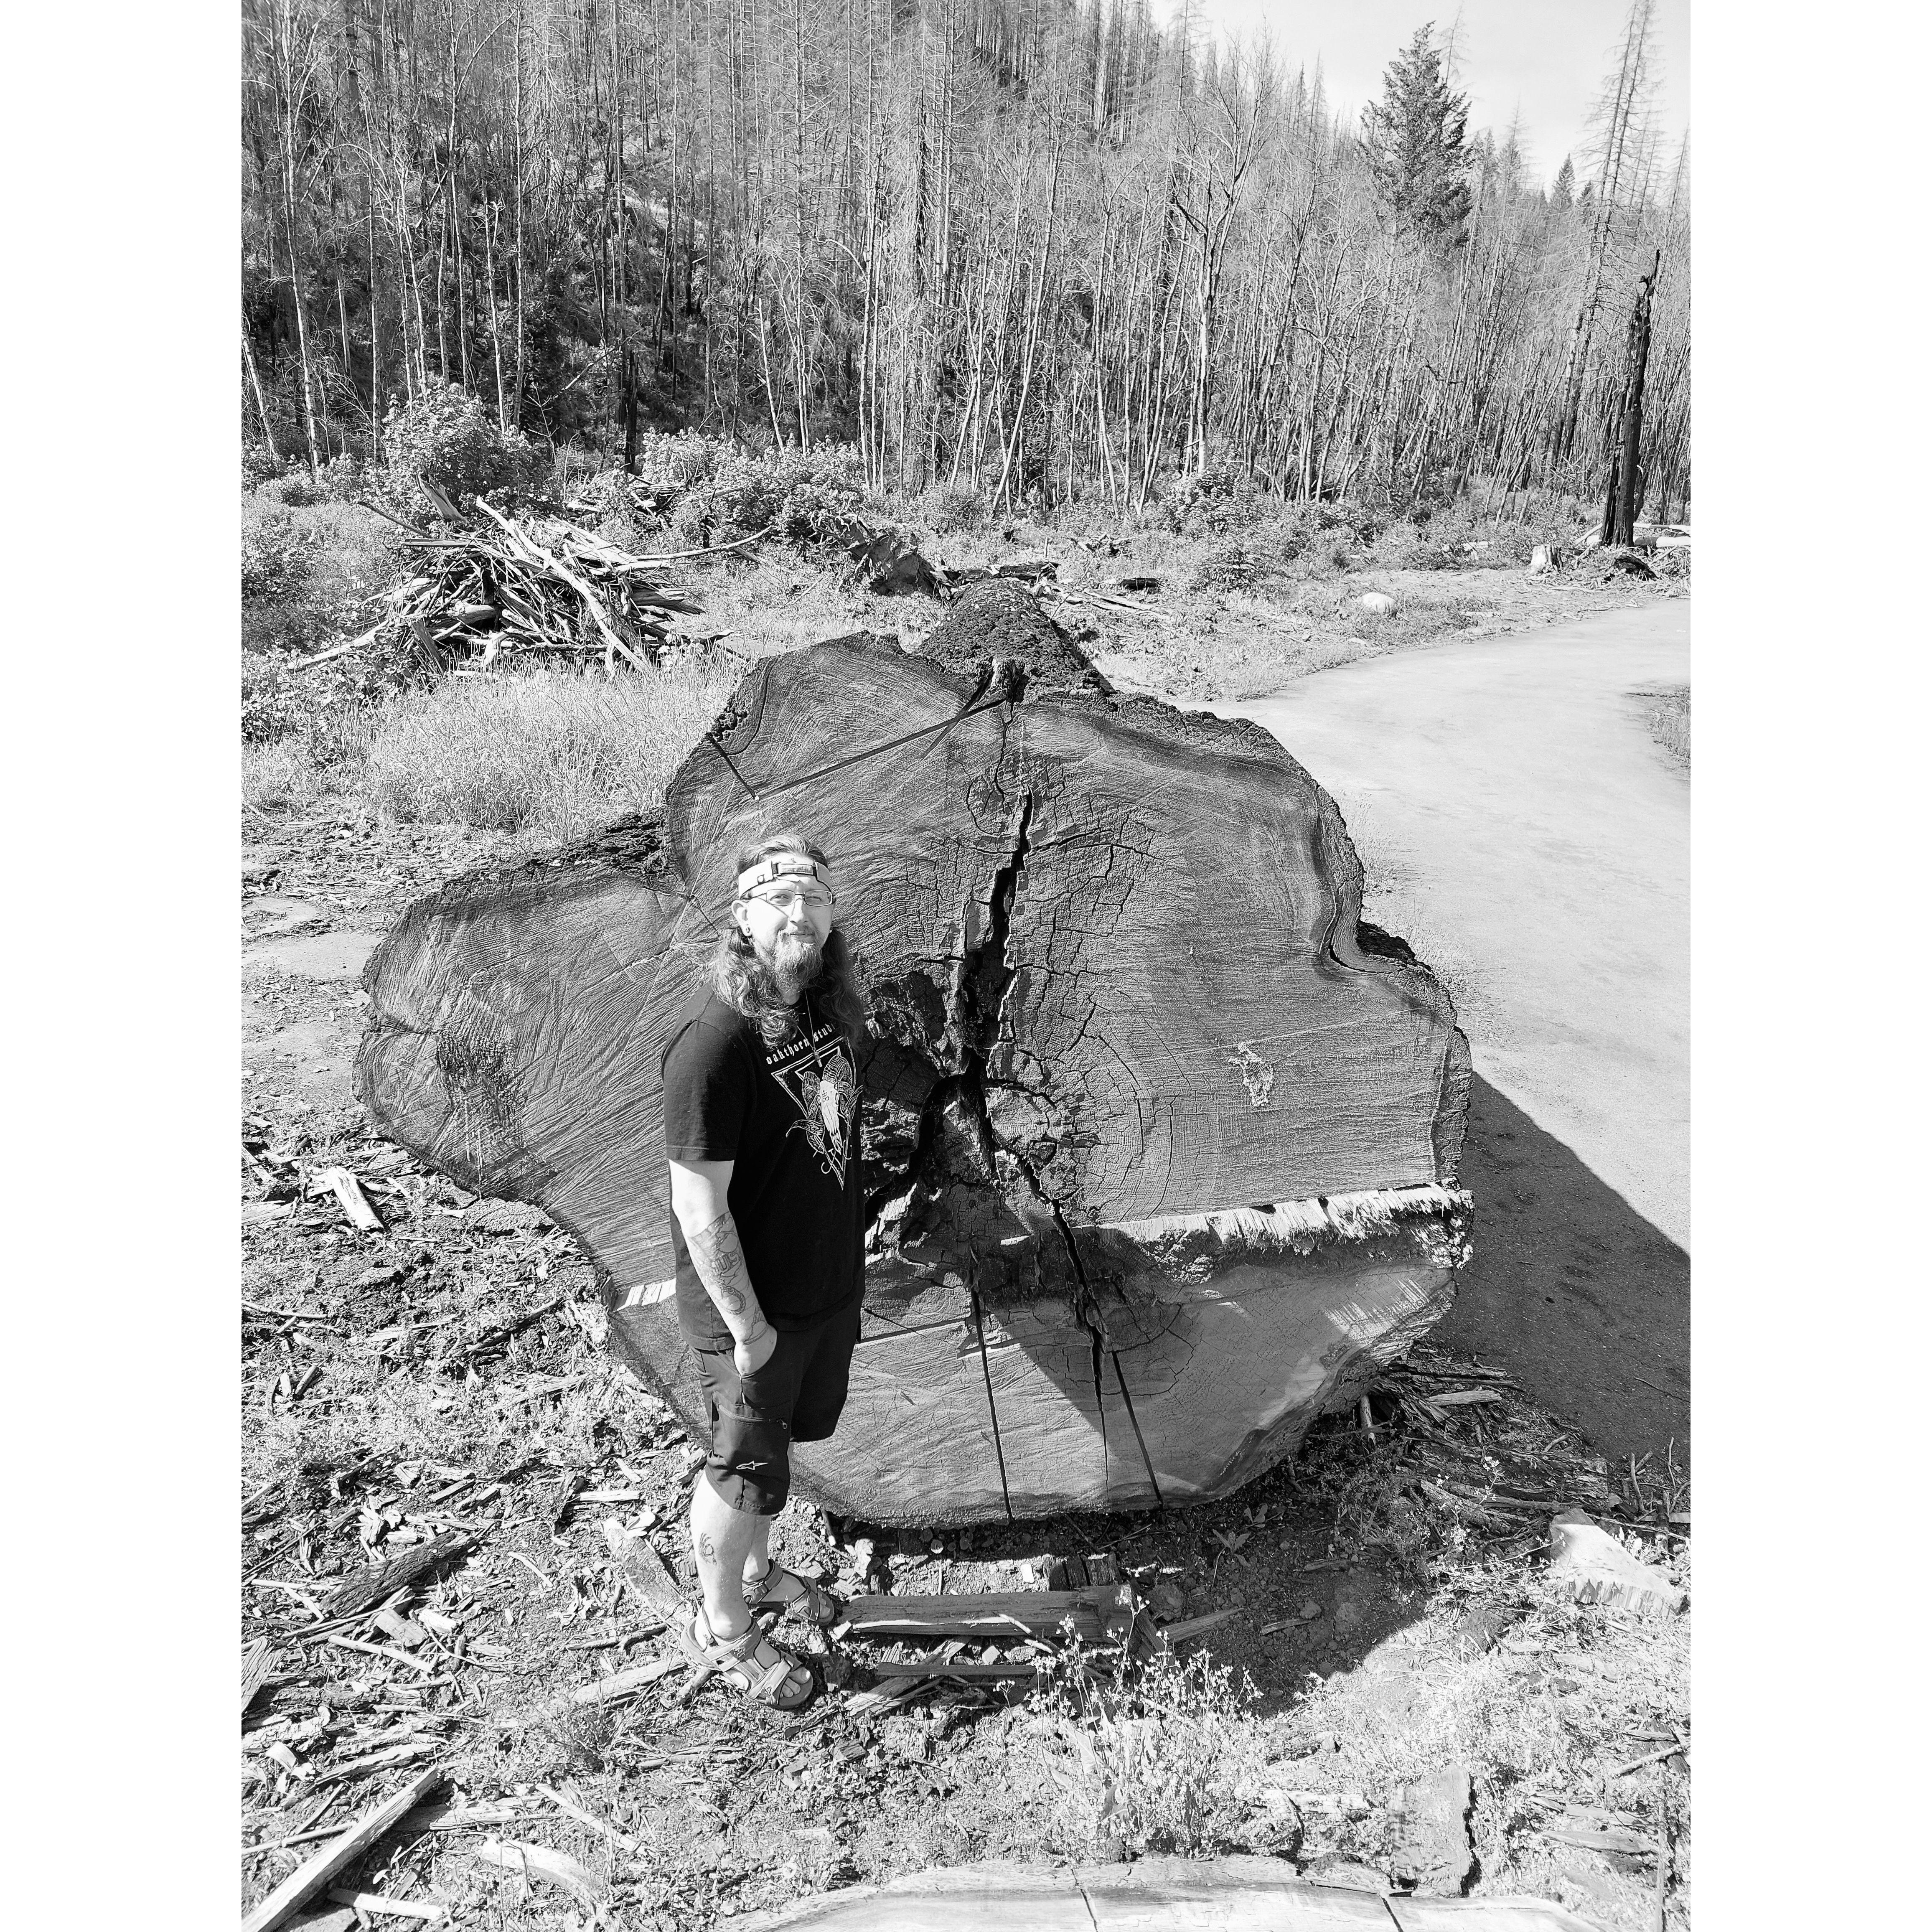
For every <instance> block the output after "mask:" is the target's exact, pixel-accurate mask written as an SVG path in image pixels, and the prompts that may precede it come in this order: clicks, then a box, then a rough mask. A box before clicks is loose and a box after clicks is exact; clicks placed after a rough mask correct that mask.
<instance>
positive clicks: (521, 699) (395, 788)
mask: <svg viewBox="0 0 1932 1932" xmlns="http://www.w3.org/2000/svg"><path fill="white" fill-rule="evenodd" d="M736 681H737V676H736V670H735V669H734V668H733V667H731V666H730V664H729V663H728V661H721V660H718V659H716V658H712V659H707V660H706V661H703V662H702V663H700V664H698V665H697V666H695V667H690V668H685V667H677V668H672V669H666V670H652V671H648V672H638V673H629V674H627V675H625V676H619V677H607V676H604V674H603V673H601V671H591V672H583V673H577V672H569V671H550V670H539V671H535V672H531V673H526V674H522V675H517V676H504V677H502V678H491V679H483V678H462V679H451V680H449V682H446V683H444V684H441V685H435V686H433V687H431V688H428V689H427V690H424V689H416V690H411V691H404V692H403V693H401V694H400V695H399V696H398V697H396V698H395V699H394V700H392V702H391V703H389V705H388V706H386V707H385V709H384V710H383V712H382V713H381V715H380V723H379V724H378V725H377V728H376V730H375V733H374V737H373V739H372V740H371V744H370V747H369V752H368V771H367V776H366V784H367V790H368V796H369V798H370V800H371V802H372V803H373V804H374V805H375V807H376V808H377V811H379V812H380V813H381V814H383V817H386V818H387V819H389V820H392V821H393V822H395V823H399V824H414V823H456V824H460V825H467V826H472V827H474V828H475V829H477V830H478V831H487V832H521V831H524V830H526V829H528V830H535V831H539V832H544V833H545V834H547V835H550V836H551V837H554V838H569V837H571V836H573V835H575V834H577V833H579V832H584V831H587V830H589V829H590V828H591V827H592V826H596V825H598V824H601V823H607V821H608V820H610V819H611V818H613V817H617V816H619V814H622V813H624V812H626V811H637V810H638V809H639V808H641V807H643V806H644V805H652V804H655V803H656V802H658V800H659V799H661V797H662V796H663V795H664V781H665V780H666V779H667V778H669V777H670V774H671V772H673V770H674V769H676V766H677V763H678V760H679V759H681V758H682V757H683V756H684V754H685V752H686V751H688V750H689V749H690V748H691V745H694V743H696V742H697V739H699V737H700V736H702V735H703V732H704V730H705V728H706V727H707V726H708V725H709V724H710V722H711V721H712V719H713V718H715V716H716V715H718V709H719V708H720V707H721V706H722V704H723V703H724V700H725V698H726V697H728V696H729V695H730V691H731V688H732V686H733V685H734V684H735V683H736Z"/></svg>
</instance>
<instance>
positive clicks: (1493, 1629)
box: [1455, 1604, 1523, 1652]
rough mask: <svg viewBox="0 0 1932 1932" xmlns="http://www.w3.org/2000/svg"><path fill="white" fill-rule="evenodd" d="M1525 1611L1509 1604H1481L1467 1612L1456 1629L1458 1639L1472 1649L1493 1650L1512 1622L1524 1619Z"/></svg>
mask: <svg viewBox="0 0 1932 1932" xmlns="http://www.w3.org/2000/svg"><path fill="white" fill-rule="evenodd" d="M1522 1620H1523V1612H1522V1610H1520V1609H1517V1608H1514V1607H1512V1606H1511V1605H1509V1604H1478V1606H1477V1607H1476V1608H1475V1609H1474V1610H1470V1611H1468V1612H1466V1613H1465V1614H1464V1616H1463V1618H1462V1619H1461V1621H1460V1622H1458V1623H1457V1626H1456V1629H1455V1637H1456V1640H1457V1643H1464V1644H1467V1645H1468V1646H1469V1648H1470V1649H1472V1650H1474V1651H1476V1652H1482V1651H1486V1650H1493V1649H1495V1648H1496V1640H1497V1639H1498V1638H1499V1637H1501V1636H1502V1634H1503V1633H1504V1631H1506V1630H1508V1628H1510V1626H1511V1625H1512V1624H1516V1623H1520V1622H1522Z"/></svg>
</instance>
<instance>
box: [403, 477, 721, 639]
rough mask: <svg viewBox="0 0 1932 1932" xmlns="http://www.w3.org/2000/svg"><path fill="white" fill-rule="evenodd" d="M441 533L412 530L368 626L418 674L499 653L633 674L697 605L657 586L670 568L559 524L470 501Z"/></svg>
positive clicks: (573, 526) (656, 559) (450, 516)
mask: <svg viewBox="0 0 1932 1932" xmlns="http://www.w3.org/2000/svg"><path fill="white" fill-rule="evenodd" d="M448 508H449V514H448V515H447V516H446V519H445V521H444V523H443V527H442V528H441V529H439V530H437V531H436V532H433V533H431V532H419V531H414V530H412V531H411V532H410V537H409V539H408V541H407V543H406V544H405V545H404V547H405V549H406V550H407V552H408V553H409V555H410V559H411V562H412V563H413V566H414V568H413V572H412V574H410V576H409V577H407V578H406V579H405V580H404V582H403V583H401V584H399V585H398V586H397V587H396V589H394V590H392V591H391V592H389V593H388V596H387V598H386V601H387V603H388V604H389V615H388V616H386V618H385V619H384V621H383V623H382V624H381V625H379V626H378V627H377V630H378V631H391V630H393V629H394V628H395V627H396V626H398V625H400V626H401V628H402V630H403V631H404V632H406V633H409V634H413V636H414V637H415V640H416V646H417V648H418V649H419V652H421V653H422V655H423V657H424V658H425V661H427V662H428V664H430V666H431V667H432V668H433V669H436V670H447V669H449V668H450V667H451V661H452V659H453V658H468V659H471V660H472V661H473V662H474V664H475V667H477V668H478V669H481V668H482V667H485V666H487V665H488V664H489V663H490V661H491V660H492V659H493V658H496V656H497V655H499V653H500V652H505V651H517V650H522V651H550V652H564V653H565V654H566V655H571V656H574V657H577V658H584V657H589V656H591V655H598V656H601V658H603V660H604V663H605V664H606V665H607V666H613V665H614V664H615V663H616V660H617V659H618V658H623V659H624V660H625V661H626V662H627V663H628V664H631V665H633V666H634V667H636V668H637V669H639V670H642V669H643V667H645V665H646V664H649V663H652V662H653V661H655V659H656V658H657V657H658V654H659V653H660V652H661V651H662V650H663V649H664V646H665V645H666V643H668V642H669V641H670V636H671V632H672V630H673V619H675V618H676V617H679V616H695V615H697V610H698V607H697V605H696V604H694V603H693V602H691V600H690V599H689V598H687V597H685V596H684V595H681V594H680V593H679V592H676V591H674V590H670V589H666V588H664V586H663V584H662V583H661V582H660V580H659V576H658V572H659V568H660V566H661V565H663V564H664V563H667V562H671V561H673V559H670V558H667V557H646V556H634V555H632V554H631V552H629V551H628V550H620V549H619V548H618V547H617V546H616V544H612V543H610V542H607V541H605V539H604V538H602V537H601V536H598V535H596V533H595V532H593V531H590V530H586V529H582V528H580V526H578V525H577V524H574V523H566V522H565V521H564V520H562V518H561V517H547V516H526V517H521V518H517V517H510V516H508V515H506V514H505V513H504V512H503V511H500V510H498V509H496V508H493V507H492V506H491V505H490V504H488V503H486V502H478V503H477V505H476V510H477V512H478V520H476V521H475V522H473V523H468V522H466V521H465V520H463V518H462V517H461V516H460V513H458V512H457V511H455V506H454V505H449V506H448Z"/></svg>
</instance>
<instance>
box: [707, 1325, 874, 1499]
mask: <svg viewBox="0 0 1932 1932" xmlns="http://www.w3.org/2000/svg"><path fill="white" fill-rule="evenodd" d="M773 1332H774V1333H775V1334H776V1335H777V1337H778V1346H776V1347H775V1348H774V1349H772V1352H771V1356H770V1358H769V1360H768V1361H765V1362H763V1364H760V1366H759V1367H757V1369H755V1370H753V1371H752V1373H751V1374H750V1375H748V1376H740V1375H739V1373H738V1370H737V1365H736V1364H735V1363H734V1362H733V1361H732V1359H731V1350H730V1346H729V1341H730V1338H729V1337H725V1338H724V1340H725V1342H726V1346H725V1347H724V1348H723V1349H719V1348H718V1339H719V1338H718V1337H716V1336H715V1335H703V1336H700V1335H694V1334H692V1333H691V1331H690V1330H689V1329H688V1328H686V1329H685V1340H686V1341H687V1342H688V1343H690V1345H691V1351H692V1353H693V1354H694V1355H695V1356H696V1357H697V1373H698V1376H699V1379H700V1380H701V1381H702V1382H703V1385H704V1400H705V1406H706V1411H707V1413H708V1415H709V1421H710V1425H711V1449H710V1454H709V1455H708V1456H707V1457H706V1458H705V1463H704V1478H705V1481H707V1482H708V1483H709V1484H710V1485H711V1487H712V1488H713V1489H714V1490H716V1491H717V1493H718V1495H719V1496H721V1497H723V1499H724V1501H725V1502H727V1503H728V1504H730V1506H731V1508H733V1509H735V1510H742V1511H745V1513H746V1514H749V1515H752V1516H776V1515H777V1514H778V1511H780V1510H781V1509H783V1508H784V1506H785V1499H786V1498H787V1496H790V1493H791V1445H793V1443H794V1442H823V1441H824V1439H826V1437H827V1436H829V1435H830V1434H831V1433H832V1430H833V1429H834V1428H835V1427H837V1424H838V1418H839V1416H840V1415H841V1412H843V1411H844V1407H845V1395H846V1391H847V1386H848V1385H849V1382H850V1377H851V1370H852V1350H853V1346H854V1345H855V1344H856V1343H857V1341H858V1340H859V1298H858V1297H857V1296H856V1295H854V1296H853V1298H852V1300H851V1301H850V1303H849V1304H847V1306H846V1307H844V1308H841V1309H838V1310H835V1311H834V1312H833V1313H832V1314H830V1315H828V1316H825V1317H824V1318H823V1319H822V1320H820V1321H819V1322H816V1323H814V1325H812V1326H811V1327H810V1328H780V1329H776V1330H775V1331H773Z"/></svg>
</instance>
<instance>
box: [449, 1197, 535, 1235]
mask: <svg viewBox="0 0 1932 1932" xmlns="http://www.w3.org/2000/svg"><path fill="white" fill-rule="evenodd" d="M463 1220H464V1221H465V1223H466V1224H467V1225H468V1226H470V1227H472V1228H475V1229H478V1231H479V1232H481V1233H483V1234H485V1235H533V1234H535V1233H536V1232H537V1231H538V1229H542V1228H547V1227H548V1226H550V1217H549V1216H548V1215H547V1214H545V1213H544V1211H543V1210H542V1209H541V1208H535V1207H532V1205H530V1204H529V1202H527V1201H491V1200H481V1201H478V1202H477V1203H476V1204H475V1206H473V1207H472V1208H470V1210H469V1212H468V1213H467V1214H465V1215H464V1216H463Z"/></svg>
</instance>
